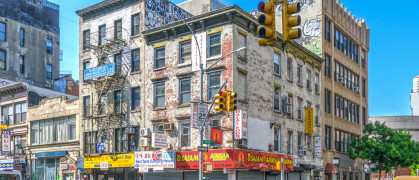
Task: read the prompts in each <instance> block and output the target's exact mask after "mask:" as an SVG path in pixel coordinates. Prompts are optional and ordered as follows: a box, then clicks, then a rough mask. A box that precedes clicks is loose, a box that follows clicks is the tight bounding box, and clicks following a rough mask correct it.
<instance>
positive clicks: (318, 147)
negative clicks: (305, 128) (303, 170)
mask: <svg viewBox="0 0 419 180" xmlns="http://www.w3.org/2000/svg"><path fill="white" fill-rule="evenodd" d="M314 157H315V158H321V157H322V137H321V136H315V137H314Z"/></svg>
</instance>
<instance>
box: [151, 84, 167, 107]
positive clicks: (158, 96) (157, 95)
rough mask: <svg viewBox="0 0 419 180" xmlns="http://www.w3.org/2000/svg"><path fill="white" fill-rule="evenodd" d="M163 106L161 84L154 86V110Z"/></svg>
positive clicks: (162, 88)
mask: <svg viewBox="0 0 419 180" xmlns="http://www.w3.org/2000/svg"><path fill="white" fill-rule="evenodd" d="M164 106H165V85H164V82H163V83H157V84H154V108H157V107H164Z"/></svg>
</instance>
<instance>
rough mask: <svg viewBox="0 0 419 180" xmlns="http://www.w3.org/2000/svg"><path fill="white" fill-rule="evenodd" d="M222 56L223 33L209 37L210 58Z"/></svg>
mask: <svg viewBox="0 0 419 180" xmlns="http://www.w3.org/2000/svg"><path fill="white" fill-rule="evenodd" d="M214 56H221V33H217V34H211V35H209V36H208V57H214Z"/></svg>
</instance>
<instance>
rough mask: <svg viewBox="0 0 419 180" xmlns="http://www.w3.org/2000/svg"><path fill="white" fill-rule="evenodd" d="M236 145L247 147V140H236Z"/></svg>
mask: <svg viewBox="0 0 419 180" xmlns="http://www.w3.org/2000/svg"><path fill="white" fill-rule="evenodd" d="M237 145H238V146H239V147H247V140H246V139H242V140H238V143H237Z"/></svg>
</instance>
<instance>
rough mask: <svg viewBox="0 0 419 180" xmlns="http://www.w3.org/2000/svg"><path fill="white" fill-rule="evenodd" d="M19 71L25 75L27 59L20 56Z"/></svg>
mask: <svg viewBox="0 0 419 180" xmlns="http://www.w3.org/2000/svg"><path fill="white" fill-rule="evenodd" d="M19 71H20V73H22V74H23V73H25V57H24V56H19Z"/></svg>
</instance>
